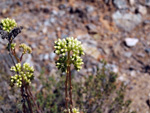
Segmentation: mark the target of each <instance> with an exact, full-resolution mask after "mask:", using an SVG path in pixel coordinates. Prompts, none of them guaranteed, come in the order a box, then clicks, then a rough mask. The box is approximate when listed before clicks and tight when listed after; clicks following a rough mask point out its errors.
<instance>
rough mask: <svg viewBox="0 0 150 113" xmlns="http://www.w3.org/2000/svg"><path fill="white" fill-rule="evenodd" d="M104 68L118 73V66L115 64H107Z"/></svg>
mask: <svg viewBox="0 0 150 113" xmlns="http://www.w3.org/2000/svg"><path fill="white" fill-rule="evenodd" d="M106 67H107V68H108V69H110V70H111V71H112V72H115V73H118V71H119V70H118V66H117V65H115V64H107V65H106Z"/></svg>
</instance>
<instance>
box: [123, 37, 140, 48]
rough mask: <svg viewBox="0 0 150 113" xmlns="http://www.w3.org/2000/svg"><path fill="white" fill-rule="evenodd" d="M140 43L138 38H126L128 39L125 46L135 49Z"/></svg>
mask: <svg viewBox="0 0 150 113" xmlns="http://www.w3.org/2000/svg"><path fill="white" fill-rule="evenodd" d="M138 42H139V39H137V38H126V39H125V44H126V45H127V46H128V47H133V46H135V45H136V44H137V43H138Z"/></svg>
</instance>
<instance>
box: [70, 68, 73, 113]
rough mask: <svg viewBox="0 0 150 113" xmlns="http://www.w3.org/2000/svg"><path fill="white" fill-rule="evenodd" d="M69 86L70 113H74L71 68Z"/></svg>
mask: <svg viewBox="0 0 150 113" xmlns="http://www.w3.org/2000/svg"><path fill="white" fill-rule="evenodd" d="M69 85H70V89H69V95H70V111H71V113H73V112H72V107H73V103H72V85H71V71H70V66H69Z"/></svg>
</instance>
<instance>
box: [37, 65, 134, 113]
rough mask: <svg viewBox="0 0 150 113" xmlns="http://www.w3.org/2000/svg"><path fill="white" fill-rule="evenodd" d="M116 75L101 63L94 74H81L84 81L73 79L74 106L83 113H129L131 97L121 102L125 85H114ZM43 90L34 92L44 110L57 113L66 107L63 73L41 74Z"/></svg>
mask: <svg viewBox="0 0 150 113" xmlns="http://www.w3.org/2000/svg"><path fill="white" fill-rule="evenodd" d="M116 78H117V74H115V73H113V72H111V71H110V70H109V69H107V68H106V62H103V66H102V68H101V69H97V74H96V75H95V76H94V75H89V76H88V77H87V78H86V77H84V76H83V79H84V82H83V81H79V82H75V81H73V84H72V85H73V87H74V88H73V100H74V102H73V103H74V104H75V105H74V106H76V108H79V110H80V112H81V111H82V113H104V112H107V113H130V111H129V110H130V107H129V105H130V103H131V101H130V100H127V101H124V93H125V88H126V87H125V86H124V85H123V84H122V85H120V86H119V85H117V83H116ZM40 79H41V81H42V84H43V88H42V90H41V91H40V92H39V93H37V98H38V102H39V104H40V106H41V107H42V108H43V110H44V111H45V112H49V113H60V111H61V112H62V111H63V110H64V108H65V101H64V99H63V97H64V90H65V86H64V81H65V76H62V77H60V76H57V77H56V75H55V76H54V75H51V76H49V78H48V79H45V78H44V77H43V75H41V76H40Z"/></svg>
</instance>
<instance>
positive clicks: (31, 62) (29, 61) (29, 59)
mask: <svg viewBox="0 0 150 113" xmlns="http://www.w3.org/2000/svg"><path fill="white" fill-rule="evenodd" d="M23 59H24V61H25V62H27V63H29V64H30V65H31V66H34V62H33V61H32V55H31V54H27V55H25V56H24V57H23Z"/></svg>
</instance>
